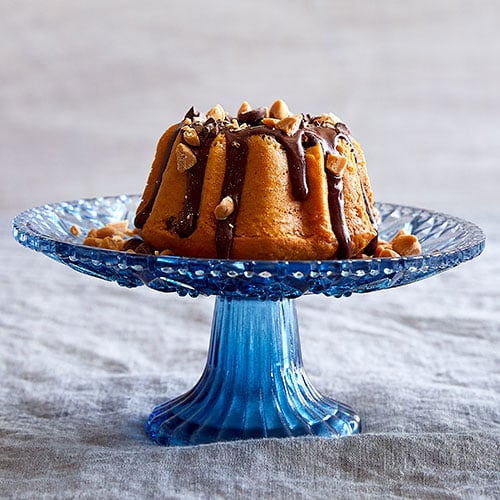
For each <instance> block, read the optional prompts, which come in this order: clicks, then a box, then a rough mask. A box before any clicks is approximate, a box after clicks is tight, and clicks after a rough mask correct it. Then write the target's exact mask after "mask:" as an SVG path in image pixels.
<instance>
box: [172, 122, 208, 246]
mask: <svg viewBox="0 0 500 500" xmlns="http://www.w3.org/2000/svg"><path fill="white" fill-rule="evenodd" d="M194 128H195V130H196V131H197V133H198V136H199V137H200V146H199V147H197V148H193V149H192V151H193V153H194V154H195V156H196V163H195V165H194V167H192V168H190V169H189V170H188V171H187V189H186V195H185V197H184V199H185V202H184V208H183V211H182V214H181V216H180V217H179V220H178V222H177V223H176V224H175V231H176V232H177V234H178V235H179V236H180V237H181V238H186V237H188V236H189V235H190V234H192V233H193V232H194V230H195V229H196V221H197V219H198V215H199V213H200V201H201V193H202V190H203V179H204V177H205V169H206V167H207V161H208V155H209V153H210V147H211V146H212V141H213V139H214V138H215V137H216V136H217V133H218V125H217V122H216V121H215V120H214V119H213V118H209V119H208V120H207V121H206V122H205V126H204V127H202V125H201V124H200V125H197V126H195V127H194Z"/></svg>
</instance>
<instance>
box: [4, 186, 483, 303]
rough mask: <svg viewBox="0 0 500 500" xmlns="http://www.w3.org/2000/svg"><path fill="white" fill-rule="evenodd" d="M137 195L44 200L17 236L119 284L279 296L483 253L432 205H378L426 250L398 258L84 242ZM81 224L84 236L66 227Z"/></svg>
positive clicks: (428, 271)
mask: <svg viewBox="0 0 500 500" xmlns="http://www.w3.org/2000/svg"><path fill="white" fill-rule="evenodd" d="M139 201H140V196H139V195H118V196H106V197H99V198H89V199H82V200H75V201H71V202H60V203H52V204H47V205H42V206H39V207H35V208H32V209H29V210H26V211H24V212H22V213H20V214H19V215H18V216H16V217H15V219H14V220H13V224H12V234H13V236H14V238H15V239H16V240H17V241H18V242H19V243H20V244H21V245H24V246H26V247H28V248H31V249H33V250H35V251H38V252H42V253H44V254H45V255H47V256H49V257H51V258H53V259H55V260H57V261H58V262H61V263H63V264H65V265H68V266H70V267H72V268H73V269H75V270H77V271H79V272H83V273H86V274H89V275H92V276H95V277H98V278H101V279H105V280H109V281H116V282H117V283H118V284H119V285H122V286H127V287H135V286H140V285H143V284H145V285H147V286H149V287H150V288H153V289H155V290H159V291H163V292H177V293H178V294H179V295H190V296H197V295H199V294H203V295H213V294H215V295H228V296H234V295H236V296H241V297H256V298H260V299H271V300H277V299H279V298H281V297H287V298H295V297H298V296H300V295H302V294H304V293H309V294H311V293H312V294H319V293H323V294H325V295H328V296H330V295H333V296H337V297H340V296H342V295H350V294H351V293H353V292H356V293H363V292H368V291H374V290H379V289H384V288H390V287H394V286H401V285H404V284H407V283H411V282H413V281H417V280H420V279H423V278H426V277H429V276H432V275H435V274H437V273H439V272H442V271H444V270H446V269H449V268H452V267H455V266H457V265H458V264H460V263H462V262H465V261H467V260H470V259H472V258H474V257H476V256H477V255H479V254H480V253H481V252H482V251H483V249H484V245H485V235H484V233H483V231H482V230H481V229H480V228H479V227H478V226H476V225H475V224H472V223H470V222H468V221H465V220H463V219H460V218H457V217H453V216H451V215H447V214H443V213H439V212H434V211H431V210H426V209H420V208H415V207H408V206H404V205H395V204H391V203H376V206H377V208H378V210H379V212H380V215H381V219H382V222H381V224H380V233H381V236H382V237H383V238H384V239H390V238H391V237H392V236H393V235H394V234H395V233H396V232H397V231H398V230H399V229H401V228H403V227H404V228H405V229H407V230H408V231H410V232H412V233H414V234H416V235H417V236H418V237H419V239H420V242H421V244H422V249H423V253H422V255H418V256H410V257H396V258H371V259H366V260H362V259H346V260H323V261H264V260H224V259H202V258H186V257H179V256H154V255H143V254H132V253H127V252H119V251H113V250H105V249H99V248H94V247H88V246H85V245H83V244H82V242H83V238H84V233H86V232H87V231H88V230H89V229H90V228H91V227H96V226H97V227H99V226H102V225H105V224H107V223H109V222H113V221H117V220H122V219H125V218H127V219H128V220H133V215H134V213H135V208H136V206H137V204H138V203H139ZM73 224H76V225H78V226H79V227H81V229H82V233H83V234H82V235H80V236H75V235H73V234H71V232H70V231H69V229H70V227H71V226H72V225H73Z"/></svg>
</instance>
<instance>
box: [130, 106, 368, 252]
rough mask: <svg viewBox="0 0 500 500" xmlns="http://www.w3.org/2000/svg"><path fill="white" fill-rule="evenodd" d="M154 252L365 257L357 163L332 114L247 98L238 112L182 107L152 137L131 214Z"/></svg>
mask: <svg viewBox="0 0 500 500" xmlns="http://www.w3.org/2000/svg"><path fill="white" fill-rule="evenodd" d="M135 226H136V228H139V229H140V230H141V231H140V233H141V236H142V238H143V239H144V241H145V242H146V243H147V244H149V245H151V247H152V248H153V249H155V250H157V251H158V252H162V251H169V252H171V253H173V254H175V255H182V256H189V257H208V258H212V257H218V258H231V259H252V260H256V259H282V260H311V259H332V258H339V259H343V258H351V257H359V256H361V255H362V254H367V255H372V254H373V253H374V251H375V249H376V247H377V223H376V215H375V209H374V206H373V196H372V191H371V187H370V181H369V178H368V174H367V170H366V165H365V158H364V155H363V151H362V150H361V147H360V146H359V144H358V143H357V142H356V141H355V140H354V138H353V137H352V136H351V133H350V131H349V129H348V128H347V126H346V125H345V124H344V123H343V122H342V121H341V120H339V118H337V117H336V116H334V115H333V114H323V115H320V116H311V115H309V114H291V113H290V112H289V110H288V106H287V105H286V103H284V102H283V101H281V100H278V101H276V102H274V103H273V105H272V106H271V107H270V108H269V109H268V108H265V107H259V108H256V109H252V108H251V107H250V105H249V104H248V103H246V102H244V103H243V104H242V106H241V107H240V109H239V111H238V113H237V116H236V117H231V116H229V115H228V114H227V113H226V112H225V111H224V109H223V108H222V107H221V106H220V105H217V106H215V107H214V108H212V109H211V110H210V111H208V112H207V114H206V116H205V115H203V114H201V113H199V112H197V111H196V110H195V109H194V108H191V109H190V110H189V111H188V112H187V114H186V115H185V117H184V119H183V120H182V121H181V122H180V123H178V124H176V125H173V126H171V127H170V128H169V129H168V130H167V131H166V132H165V133H164V134H163V136H162V137H161V138H160V141H159V143H158V147H157V151H156V156H155V159H154V162H153V165H152V168H151V172H150V174H149V178H148V181H147V184H146V188H145V190H144V193H143V197H142V200H141V203H140V204H139V207H138V209H137V213H136V217H135Z"/></svg>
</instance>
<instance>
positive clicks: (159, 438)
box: [147, 296, 360, 445]
mask: <svg viewBox="0 0 500 500" xmlns="http://www.w3.org/2000/svg"><path fill="white" fill-rule="evenodd" d="M359 431H360V419H359V417H358V416H357V415H356V414H355V413H354V411H353V410H352V409H351V408H349V407H348V406H346V405H344V404H341V403H338V402H336V401H334V400H332V399H329V398H326V397H324V396H322V395H321V394H319V393H318V391H316V389H314V387H313V386H312V385H311V383H310V381H309V379H308V378H307V376H306V374H305V372H304V369H303V366H302V355H301V350H300V340H299V332H298V326H297V315H296V309H295V304H294V302H293V300H291V299H282V300H279V301H260V300H256V299H245V298H230V297H223V296H218V297H217V299H216V303H215V312H214V319H213V324H212V336H211V340H210V347H209V352H208V359H207V364H206V367H205V370H204V372H203V374H202V376H201V378H200V380H199V381H198V383H197V384H196V385H195V386H194V387H193V389H191V390H190V391H189V392H187V393H186V394H183V395H182V396H179V397H177V398H175V399H172V400H171V401H167V402H166V403H164V404H161V405H159V406H157V407H156V408H155V409H154V411H153V413H152V414H151V416H150V417H149V420H148V422H147V432H148V434H149V435H150V436H151V438H152V439H154V440H155V441H156V442H157V443H159V444H164V445H190V444H200V443H210V442H214V441H229V440H236V439H249V438H261V437H286V436H306V435H315V436H346V435H351V434H357V433H358V432H359Z"/></svg>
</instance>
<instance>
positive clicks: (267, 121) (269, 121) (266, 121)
mask: <svg viewBox="0 0 500 500" xmlns="http://www.w3.org/2000/svg"><path fill="white" fill-rule="evenodd" d="M278 123H279V120H278V119H277V118H262V124H263V125H265V126H266V127H271V128H274V127H276V125H278Z"/></svg>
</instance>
